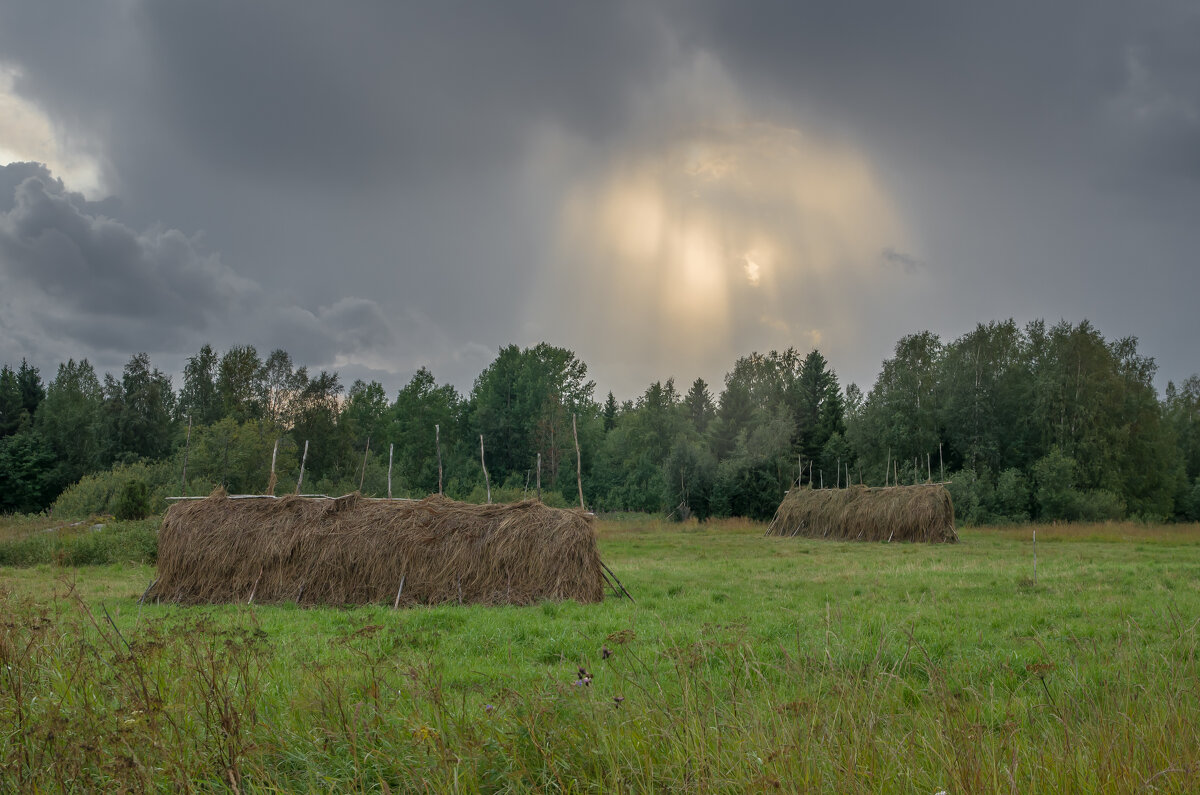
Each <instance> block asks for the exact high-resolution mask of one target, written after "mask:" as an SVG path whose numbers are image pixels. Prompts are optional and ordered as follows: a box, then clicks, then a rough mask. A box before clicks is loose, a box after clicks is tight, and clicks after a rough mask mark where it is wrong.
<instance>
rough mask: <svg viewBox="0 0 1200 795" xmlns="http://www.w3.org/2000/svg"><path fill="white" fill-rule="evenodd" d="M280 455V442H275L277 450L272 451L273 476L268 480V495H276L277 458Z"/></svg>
mask: <svg viewBox="0 0 1200 795" xmlns="http://www.w3.org/2000/svg"><path fill="white" fill-rule="evenodd" d="M278 455H279V440H278V439H276V440H275V449H274V450H272V451H271V476H270V477H269V478H267V495H268V496H274V495H275V458H276V456H278Z"/></svg>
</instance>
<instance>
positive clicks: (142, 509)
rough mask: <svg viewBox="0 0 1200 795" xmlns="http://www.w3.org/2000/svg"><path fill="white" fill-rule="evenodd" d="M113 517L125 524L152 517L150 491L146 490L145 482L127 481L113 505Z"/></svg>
mask: <svg viewBox="0 0 1200 795" xmlns="http://www.w3.org/2000/svg"><path fill="white" fill-rule="evenodd" d="M113 515H114V516H115V517H116V518H117V519H120V520H121V521H123V522H128V521H132V520H134V519H145V518H146V517H147V516H149V515H150V490H149V489H147V488H146V483H145V481H142V480H137V479H136V478H134V479H131V480H127V481H125V485H124V486H123V487H122V488H121V493H120V494H119V495H118V496H117V501H116V503H115V504H114V505H113Z"/></svg>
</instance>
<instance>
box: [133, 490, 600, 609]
mask: <svg viewBox="0 0 1200 795" xmlns="http://www.w3.org/2000/svg"><path fill="white" fill-rule="evenodd" d="M600 567H601V562H600V555H599V553H598V552H597V550H596V535H595V531H594V528H593V519H592V517H591V516H589V515H587V514H585V513H583V512H582V511H575V510H560V509H557V508H549V507H547V506H545V505H543V504H542V503H540V502H536V501H533V500H529V501H526V502H519V503H516V504H512V505H473V504H470V503H462V502H455V501H453V500H448V499H445V498H443V497H439V496H433V497H428V498H426V499H423V500H420V501H410V500H376V499H367V498H363V497H360V496H359V495H357V494H351V495H348V496H345V497H339V498H337V499H328V498H326V499H313V498H308V497H296V496H287V497H282V498H280V499H271V498H258V499H234V498H230V497H228V496H226V495H225V493H224V492H223V491H220V490H218V491H217V492H214V493H213V494H212V495H211V496H209V497H207V498H205V499H203V500H196V501H191V502H180V503H177V504H175V505H173V506H171V508H170V509H169V510H168V511H167V514H166V517H165V518H164V519H163V524H162V529H161V530H160V531H159V542H158V580H157V581H156V582H155V583H154V584H153V585H152V586H151V588H150V589H149V591H148V592H147V593H146V596H145V598H148V599H155V600H162V601H169V602H179V603H182V604H198V603H206V602H247V601H254V602H260V603H261V602H268V603H269V602H276V603H278V602H295V603H299V604H305V605H318V604H321V605H346V604H372V603H386V604H389V605H391V604H395V603H396V600H398V602H399V603H400V604H405V605H413V604H426V605H429V604H442V603H447V602H461V603H477V604H530V603H533V602H538V601H542V600H563V599H574V600H576V601H579V602H598V601H601V600H602V599H603V598H604V591H603V585H604V580H603V575H602V573H601V568H600Z"/></svg>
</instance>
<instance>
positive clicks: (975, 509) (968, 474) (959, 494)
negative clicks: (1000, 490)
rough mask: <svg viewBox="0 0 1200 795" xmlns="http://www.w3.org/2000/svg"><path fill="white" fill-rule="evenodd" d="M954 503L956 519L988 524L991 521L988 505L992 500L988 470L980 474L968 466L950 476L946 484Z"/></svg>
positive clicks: (964, 521)
mask: <svg viewBox="0 0 1200 795" xmlns="http://www.w3.org/2000/svg"><path fill="white" fill-rule="evenodd" d="M946 490H947V491H949V492H950V499H951V501H952V502H953V503H954V519H955V521H956V522H958V523H959V524H963V525H980V524H987V523H988V522H990V521H991V512H990V511H989V510H988V506H989V505H990V504H991V502H992V484H991V480H990V479H989V478H988V473H987V470H986V469H984V471H983V473H982V474H978V473H976V472H975V470H974V469H971V468H970V467H967V468H966V469H963V470H960V471H958V472H956V473H954V474H953V475H951V476H950V482H949V483H948V484H946Z"/></svg>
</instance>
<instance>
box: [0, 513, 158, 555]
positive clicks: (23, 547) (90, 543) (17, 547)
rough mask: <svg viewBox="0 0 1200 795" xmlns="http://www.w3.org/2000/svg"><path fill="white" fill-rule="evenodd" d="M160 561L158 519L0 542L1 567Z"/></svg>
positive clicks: (70, 530)
mask: <svg viewBox="0 0 1200 795" xmlns="http://www.w3.org/2000/svg"><path fill="white" fill-rule="evenodd" d="M157 558H158V520H157V519H147V520H142V521H140V522H116V523H110V524H107V525H104V526H103V527H101V528H100V529H98V530H97V529H93V528H88V529H86V530H83V531H80V530H78V529H77V528H70V529H69V530H68V529H67V528H64V529H63V530H59V531H57V532H53V533H38V534H37V535H35V536H31V537H29V538H22V539H20V540H18V541H9V542H0V566H36V565H38V564H41V563H55V564H57V565H59V566H90V565H106V564H110V563H154V562H155V560H156V559H157Z"/></svg>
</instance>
